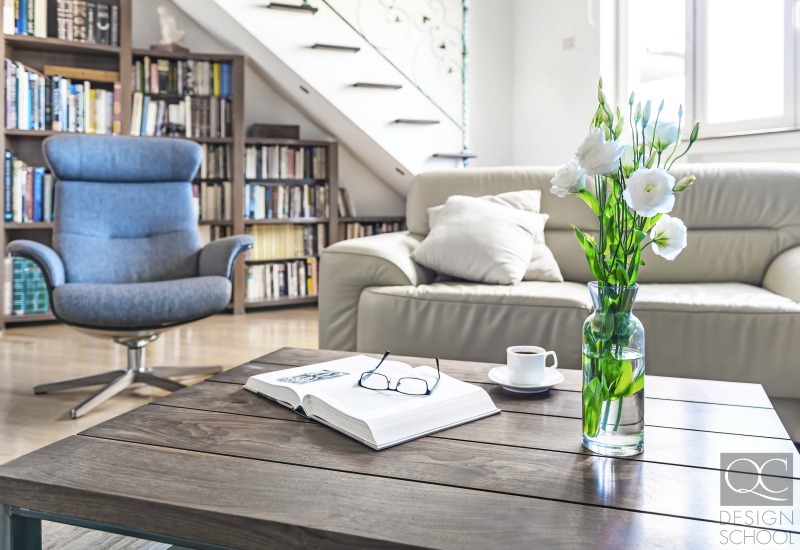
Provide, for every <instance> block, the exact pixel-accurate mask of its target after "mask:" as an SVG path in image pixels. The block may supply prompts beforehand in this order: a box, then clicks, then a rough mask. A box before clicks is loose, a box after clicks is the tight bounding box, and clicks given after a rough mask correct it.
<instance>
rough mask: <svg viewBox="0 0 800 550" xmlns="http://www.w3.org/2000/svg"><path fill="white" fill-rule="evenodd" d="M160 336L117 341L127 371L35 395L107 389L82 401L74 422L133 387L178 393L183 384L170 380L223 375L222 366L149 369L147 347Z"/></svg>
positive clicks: (46, 387) (42, 387)
mask: <svg viewBox="0 0 800 550" xmlns="http://www.w3.org/2000/svg"><path fill="white" fill-rule="evenodd" d="M158 336H159V335H158V334H150V335H147V336H136V337H133V338H122V337H115V338H114V341H115V342H117V343H118V344H122V345H123V346H126V347H127V348H128V365H127V367H126V368H125V370H114V371H110V372H104V373H102V374H92V375H89V376H80V377H78V378H70V379H68V380H61V381H60V382H50V383H48V384H39V385H38V386H34V388H33V393H35V394H36V395H39V394H45V393H53V392H57V391H61V390H70V389H75V388H84V387H86V386H98V385H100V384H105V386H104V387H103V388H102V389H100V390H99V391H97V392H96V393H95V394H93V395H92V396H90V397H89V398H88V399H86V400H85V401H83V402H82V403H81V404H79V405H78V406H76V407H74V408H73V409H70V411H69V416H70V418H72V419H75V418H79V417H81V416H83V415H84V414H86V413H87V412H89V411H91V410H92V409H94V408H95V407H97V406H98V405H100V404H101V403H104V402H105V401H108V400H109V399H111V398H112V397H114V396H115V395H117V394H119V393H120V392H122V391H123V390H124V389H125V388H127V387H128V386H130V385H131V384H136V383H142V384H148V385H150V386H155V387H157V388H161V389H163V390H167V391H175V390H179V389H181V388H185V387H186V386H184V385H183V384H181V383H179V382H176V381H174V380H170V379H169V378H167V377H168V376H178V377H180V376H199V375H203V374H206V375H208V374H215V373H218V372H221V371H222V367H221V366H220V365H209V366H193V367H147V366H145V364H144V347H145V346H146V345H147V344H149V343H150V342H152V341H153V340H155V339H156V338H158Z"/></svg>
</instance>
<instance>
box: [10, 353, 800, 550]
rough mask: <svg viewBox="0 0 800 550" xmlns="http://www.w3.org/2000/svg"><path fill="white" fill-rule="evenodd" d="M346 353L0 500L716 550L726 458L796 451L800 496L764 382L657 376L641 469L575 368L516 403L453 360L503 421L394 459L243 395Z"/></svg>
mask: <svg viewBox="0 0 800 550" xmlns="http://www.w3.org/2000/svg"><path fill="white" fill-rule="evenodd" d="M347 355H351V354H348V353H344V352H328V351H312V350H299V349H291V348H285V349H281V350H278V351H276V352H273V353H271V354H268V355H266V356H263V357H260V358H259V359H257V360H255V361H251V362H250V363H247V364H245V365H242V366H241V367H237V368H235V369H232V370H230V371H227V372H225V373H221V374H219V375H216V376H215V377H213V378H212V379H211V380H209V381H206V382H202V383H200V384H197V385H194V386H191V387H188V388H185V389H182V390H180V391H177V392H175V393H173V394H170V395H168V396H165V397H162V398H160V399H158V400H156V401H154V402H153V403H152V404H150V405H145V406H143V407H140V408H139V409H136V410H133V411H131V412H129V413H126V414H123V415H122V416H119V417H117V418H114V419H112V420H109V421H107V422H105V423H103V424H100V425H97V426H95V427H93V428H90V429H88V430H85V431H83V432H81V434H79V435H77V436H73V437H70V438H67V439H65V440H63V441H60V442H58V443H55V444H53V445H50V446H48V447H46V448H44V449H41V450H39V451H36V452H34V453H31V454H29V455H26V456H24V457H21V458H19V459H16V460H14V461H12V462H10V463H8V464H6V465H4V466H0V495H1V497H0V500H2V501H3V503H8V504H13V505H15V506H24V507H30V508H32V509H36V510H43V511H48V512H53V513H59V514H64V515H68V516H75V517H80V518H83V519H89V520H92V521H99V522H104V523H109V524H113V525H120V526H125V527H133V528H139V529H146V530H149V531H152V532H158V533H163V534H169V535H173V536H177V537H183V538H187V539H192V540H198V541H201V542H208V543H214V544H223V545H228V546H234V547H239V548H259V549H260V548H301V547H315V548H317V547H319V548H327V547H329V548H340V547H341V548H344V547H348V548H372V547H375V546H381V547H398V548H400V547H428V548H531V547H536V546H542V547H557V548H573V547H579V546H580V547H586V548H612V547H613V548H627V547H631V548H640V547H647V548H708V547H712V546H716V545H718V544H719V543H720V540H721V539H720V537H721V530H722V529H725V528H728V529H731V528H734V527H736V526H724V525H720V524H719V523H718V522H719V518H720V511H721V508H720V503H719V488H720V470H719V467H720V464H719V462H720V456H719V454H720V453H721V452H785V453H790V454H792V457H793V460H794V475H795V479H794V480H793V481H792V483H793V484H794V489H795V494H797V495H800V455H798V453H797V451H796V450H795V448H794V446H793V444H792V443H791V441H790V440H789V439H788V435H787V434H786V431H785V430H784V429H783V426H782V425H781V423H780V421H779V420H778V419H777V416H776V415H775V412H774V410H773V409H772V408H771V406H770V403H769V400H768V399H766V396H765V395H764V393H763V389H761V387H760V386H757V385H752V384H731V383H723V382H706V381H688V383H687V384H686V385H685V388H684V389H683V391H682V388H681V385H680V380H678V379H673V378H663V377H652V378H651V377H648V380H647V386H646V388H647V394H648V398H647V400H646V421H647V426H646V433H645V438H646V440H645V441H646V442H645V448H646V451H645V453H644V454H643V455H640V456H638V457H632V458H627V459H620V458H607V457H600V456H596V455H593V454H591V453H589V452H587V451H586V450H584V449H583V448H582V447H581V444H580V433H581V421H580V391H579V390H580V378H579V375H578V373H577V371H576V372H574V373H570V374H567V371H565V381H564V383H563V384H561V385H559V387H558V389H554V390H551V391H550V392H547V393H546V394H541V395H536V396H530V395H529V396H517V395H512V394H509V393H507V392H505V391H503V390H502V389H500V388H499V387H497V386H495V385H493V384H490V383H488V382H487V378H486V373H487V372H488V370H489V369H490V368H492V366H493V365H489V364H482V363H468V362H454V361H444V362H443V363H442V368H443V370H444V371H445V372H447V373H448V374H450V375H453V376H456V377H458V378H461V379H464V380H467V381H471V382H473V383H478V384H481V385H482V386H483V387H485V388H486V389H487V391H488V392H489V393H490V395H491V396H492V398H493V400H494V401H495V403H496V404H497V405H498V407H499V408H501V409H502V410H503V413H502V414H500V415H497V416H493V417H489V418H486V419H483V420H480V421H477V422H473V423H470V424H466V425H463V426H458V427H456V428H452V429H449V430H446V431H442V432H439V433H436V434H433V435H431V436H428V437H424V438H421V439H418V440H415V441H411V442H408V443H405V444H403V445H400V446H397V447H394V448H390V449H386V450H383V451H380V452H376V451H372V450H371V449H369V448H367V447H366V446H364V445H361V444H360V443H358V442H356V441H354V440H352V439H350V438H348V437H346V436H344V435H342V434H340V433H338V432H336V431H334V430H331V429H329V428H327V427H325V426H322V425H321V424H318V423H316V422H313V421H308V420H306V419H304V418H303V417H301V416H299V415H297V414H295V413H294V412H293V411H291V410H289V409H287V408H285V407H282V406H280V405H278V404H276V403H273V402H271V401H269V400H266V399H263V398H261V397H258V396H256V395H254V394H252V393H250V392H248V391H246V390H244V389H243V388H242V384H243V383H244V382H245V381H246V379H247V378H248V377H249V376H251V375H252V374H256V373H259V372H269V371H274V370H280V369H284V368H287V367H291V366H299V365H306V364H311V363H318V362H322V361H325V360H330V359H335V358H339V357H344V356H347ZM396 359H400V360H403V359H404V358H396ZM407 359H408V361H407V362H409V363H411V364H415V365H418V364H425V363H430V361H429V360H426V359H413V358H407ZM784 510H785V511H786V512H787V513H793V514H794V516H795V517H800V502H798V503H796V504H795V506H794V507H785V508H784ZM740 523H741V522H740ZM754 527H758V528H766V529H767V532H768V533H772V534H775V533H774V531H769V528H772V529H775V528H776V526H775V525H771V524H770V523H769V518H767V517H765V516H761V517H760V518H758V519H757V520H756V521H755V522H754V524H753V525H748V526H747V528H750V529H752V528H754ZM798 527H800V526H798V525H792V526H786V525H782V526H780V529H782V530H788V531H792V532H794V533H795V534H794V535H793V536H794V537H795V538H797V537H798V534H800V529H799V528H798ZM737 528H738V527H737Z"/></svg>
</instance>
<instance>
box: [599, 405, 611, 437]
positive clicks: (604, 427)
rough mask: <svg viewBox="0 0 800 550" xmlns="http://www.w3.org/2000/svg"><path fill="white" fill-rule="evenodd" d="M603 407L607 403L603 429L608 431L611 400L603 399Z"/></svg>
mask: <svg viewBox="0 0 800 550" xmlns="http://www.w3.org/2000/svg"><path fill="white" fill-rule="evenodd" d="M600 403H601V405H600V406H601V407H602V406H603V405H605V409H606V410H605V412H603V431H604V432H605V431H608V430H607V429H606V428H607V427H608V413H609V412H611V401H601V402H600Z"/></svg>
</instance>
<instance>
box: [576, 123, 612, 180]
mask: <svg viewBox="0 0 800 550" xmlns="http://www.w3.org/2000/svg"><path fill="white" fill-rule="evenodd" d="M575 156H577V157H578V161H579V162H580V164H581V166H582V167H583V169H584V170H586V175H587V176H592V177H594V176H605V175H607V174H610V173H611V172H614V171H615V170H616V169H617V168H618V167H619V158H620V157H621V156H622V145H620V144H619V143H617V142H616V141H614V140H611V141H606V137H605V134H604V132H603V129H602V128H595V129H593V130H592V131H591V132H589V134H588V135H587V136H586V138H585V139H584V140H583V143H582V144H581V146H580V147H578V151H577V152H576V153H575Z"/></svg>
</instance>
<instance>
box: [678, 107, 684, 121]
mask: <svg viewBox="0 0 800 550" xmlns="http://www.w3.org/2000/svg"><path fill="white" fill-rule="evenodd" d="M678 118H683V105H678Z"/></svg>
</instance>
